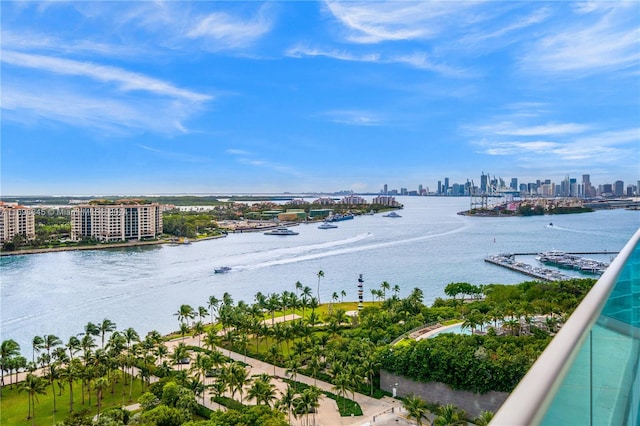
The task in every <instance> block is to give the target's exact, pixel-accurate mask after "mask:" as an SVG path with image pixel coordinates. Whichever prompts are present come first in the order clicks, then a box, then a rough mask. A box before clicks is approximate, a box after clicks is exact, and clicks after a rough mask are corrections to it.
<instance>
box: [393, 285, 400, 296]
mask: <svg viewBox="0 0 640 426" xmlns="http://www.w3.org/2000/svg"><path fill="white" fill-rule="evenodd" d="M393 292H394V293H395V294H396V295H397V294H398V293H400V286H399V285H398V284H394V285H393Z"/></svg>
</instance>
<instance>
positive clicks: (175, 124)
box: [2, 83, 192, 134]
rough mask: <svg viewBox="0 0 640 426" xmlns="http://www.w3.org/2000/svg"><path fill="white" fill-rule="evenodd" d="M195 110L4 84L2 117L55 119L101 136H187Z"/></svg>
mask: <svg viewBox="0 0 640 426" xmlns="http://www.w3.org/2000/svg"><path fill="white" fill-rule="evenodd" d="M190 114H192V111H191V110H190V109H187V108H184V106H183V105H180V104H179V103H176V102H171V101H166V100H165V101H158V100H157V99H152V100H140V101H138V102H132V101H131V100H126V99H119V98H116V97H113V96H99V97H98V96H92V95H88V94H82V93H78V91H76V90H74V89H69V88H62V87H55V88H52V87H47V86H46V84H45V85H41V84H33V83H30V84H27V85H17V84H12V85H3V88H2V116H3V120H5V119H6V120H11V121H15V122H19V123H23V124H27V125H30V124H32V123H34V122H38V121H41V120H51V121H57V122H61V123H65V124H68V125H70V126H72V127H84V128H87V129H90V130H91V131H98V132H101V133H105V132H106V133H112V134H124V133H129V132H130V131H131V130H149V131H153V132H158V133H170V134H171V133H184V132H185V129H184V126H183V124H182V121H183V120H186V119H187V118H188V117H189V116H190Z"/></svg>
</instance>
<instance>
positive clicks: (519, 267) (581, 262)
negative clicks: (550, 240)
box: [484, 250, 618, 281]
mask: <svg viewBox="0 0 640 426" xmlns="http://www.w3.org/2000/svg"><path fill="white" fill-rule="evenodd" d="M550 253H552V254H558V253H560V252H548V253H501V254H493V255H489V256H487V257H485V258H484V261H485V262H488V263H491V264H494V265H498V266H502V267H503V268H507V269H510V270H512V271H516V272H520V273H521V274H525V275H528V276H530V277H534V278H538V279H541V280H544V281H561V280H567V279H571V278H572V277H571V276H569V275H567V274H564V273H562V272H560V271H557V270H555V269H549V268H543V267H540V266H533V265H530V264H528V263H524V262H518V261H516V259H515V257H516V256H535V255H537V256H540V257H541V258H543V259H546V258H548V255H549V254H550ZM582 254H611V255H615V254H618V252H612V251H606V250H605V251H599V252H593V251H592V252H580V253H564V252H562V255H564V258H566V259H570V260H571V262H572V263H570V264H569V263H565V264H562V265H561V264H560V263H557V264H558V266H565V267H572V268H573V269H580V270H581V271H583V272H591V273H602V272H603V271H604V269H606V267H607V266H608V264H606V263H604V262H596V261H593V260H590V259H583V258H581V257H579V256H578V255H582ZM593 262H596V264H594V263H593ZM549 263H553V262H549ZM586 265H588V267H585V268H583V266H586ZM594 265H595V266H594Z"/></svg>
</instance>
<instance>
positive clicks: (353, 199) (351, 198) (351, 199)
mask: <svg viewBox="0 0 640 426" xmlns="http://www.w3.org/2000/svg"><path fill="white" fill-rule="evenodd" d="M340 204H351V205H353V204H367V200H365V199H364V198H362V197H360V196H359V195H347V196H345V197H342V200H340Z"/></svg>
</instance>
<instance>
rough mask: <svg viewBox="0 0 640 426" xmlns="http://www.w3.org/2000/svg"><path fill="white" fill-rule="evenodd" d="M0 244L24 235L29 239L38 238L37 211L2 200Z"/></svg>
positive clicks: (0, 208)
mask: <svg viewBox="0 0 640 426" xmlns="http://www.w3.org/2000/svg"><path fill="white" fill-rule="evenodd" d="M0 214H1V216H0V244H2V243H4V242H8V241H11V240H13V238H14V237H15V236H16V235H22V236H23V237H24V238H26V239H27V240H33V239H35V238H36V223H35V213H34V211H33V209H31V208H29V207H25V206H21V205H18V204H13V203H3V202H1V201H0Z"/></svg>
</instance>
